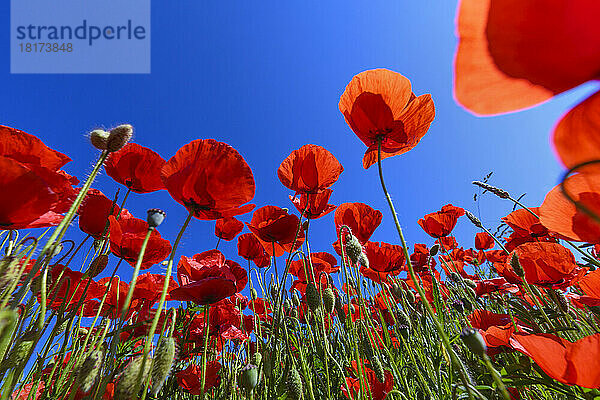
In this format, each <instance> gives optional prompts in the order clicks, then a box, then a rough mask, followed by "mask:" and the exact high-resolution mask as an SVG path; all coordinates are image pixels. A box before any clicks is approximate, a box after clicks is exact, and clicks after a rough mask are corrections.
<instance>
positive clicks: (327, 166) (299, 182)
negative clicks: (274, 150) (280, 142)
mask: <svg viewBox="0 0 600 400" xmlns="http://www.w3.org/2000/svg"><path fill="white" fill-rule="evenodd" d="M343 171H344V167H342V164H340V163H339V161H338V160H337V159H336V158H335V157H334V156H333V154H331V153H330V152H329V151H328V150H326V149H325V148H323V147H321V146H317V145H314V144H306V145H304V146H302V147H300V148H299V149H298V150H294V151H292V153H291V154H290V155H289V156H288V157H287V158H286V159H285V160H283V162H282V163H281V165H280V166H279V169H278V170H277V176H278V177H279V180H280V181H281V183H283V186H285V187H287V188H288V189H291V190H293V191H295V192H296V193H318V192H320V191H321V190H323V189H327V188H329V187H330V186H331V185H333V184H334V183H335V182H336V181H337V180H338V178H339V176H340V174H341V173H342V172H343Z"/></svg>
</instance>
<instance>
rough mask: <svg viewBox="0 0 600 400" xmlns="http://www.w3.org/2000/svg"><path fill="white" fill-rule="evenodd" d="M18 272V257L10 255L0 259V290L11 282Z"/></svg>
mask: <svg viewBox="0 0 600 400" xmlns="http://www.w3.org/2000/svg"><path fill="white" fill-rule="evenodd" d="M18 272H19V267H18V259H17V258H16V257H12V256H8V257H4V258H3V259H2V260H1V261H0V290H2V289H4V288H6V287H7V286H8V285H9V284H11V283H13V282H14V281H15V279H17V274H18Z"/></svg>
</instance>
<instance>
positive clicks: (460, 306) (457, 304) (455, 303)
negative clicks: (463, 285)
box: [452, 300, 465, 314]
mask: <svg viewBox="0 0 600 400" xmlns="http://www.w3.org/2000/svg"><path fill="white" fill-rule="evenodd" d="M452 308H454V309H455V310H456V311H458V312H459V313H460V314H462V313H463V312H464V311H465V305H464V303H463V302H462V300H454V301H453V302H452Z"/></svg>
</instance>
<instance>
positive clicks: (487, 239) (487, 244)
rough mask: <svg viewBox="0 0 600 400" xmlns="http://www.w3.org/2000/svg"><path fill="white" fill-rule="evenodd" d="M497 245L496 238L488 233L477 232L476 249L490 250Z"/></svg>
mask: <svg viewBox="0 0 600 400" xmlns="http://www.w3.org/2000/svg"><path fill="white" fill-rule="evenodd" d="M495 244H496V243H495V242H494V238H492V236H491V235H490V234H489V233H487V232H477V233H476V234H475V248H476V249H477V250H488V249H491V248H492V247H494V245H495Z"/></svg>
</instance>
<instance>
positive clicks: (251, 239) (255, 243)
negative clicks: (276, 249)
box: [237, 233, 271, 268]
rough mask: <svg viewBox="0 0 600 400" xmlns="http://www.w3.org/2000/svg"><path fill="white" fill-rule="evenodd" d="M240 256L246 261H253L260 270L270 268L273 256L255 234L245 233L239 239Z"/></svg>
mask: <svg viewBox="0 0 600 400" xmlns="http://www.w3.org/2000/svg"><path fill="white" fill-rule="evenodd" d="M237 246H238V255H239V256H240V257H243V258H245V259H246V260H252V261H253V262H254V264H256V266H257V267H258V268H264V267H268V266H269V265H270V264H271V256H269V254H268V253H267V252H266V251H265V249H264V248H263V245H262V244H261V243H260V241H259V240H258V239H257V238H256V236H254V234H253V233H244V234H243V235H240V236H239V237H238V243H237Z"/></svg>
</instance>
